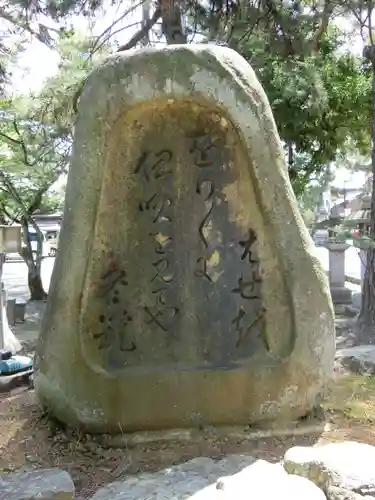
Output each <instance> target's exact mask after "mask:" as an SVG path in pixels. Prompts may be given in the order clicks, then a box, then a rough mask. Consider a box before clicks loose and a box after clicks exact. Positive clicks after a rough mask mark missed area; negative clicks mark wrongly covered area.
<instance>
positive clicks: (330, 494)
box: [326, 486, 374, 500]
mask: <svg viewBox="0 0 375 500" xmlns="http://www.w3.org/2000/svg"><path fill="white" fill-rule="evenodd" d="M326 494H327V499H328V500H373V498H374V497H370V496H369V495H366V496H363V495H360V494H359V493H354V491H350V490H346V489H344V488H339V487H338V486H328V488H327V491H326Z"/></svg>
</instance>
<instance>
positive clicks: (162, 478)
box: [92, 455, 325, 500]
mask: <svg viewBox="0 0 375 500" xmlns="http://www.w3.org/2000/svg"><path fill="white" fill-rule="evenodd" d="M223 474H225V476H224V477H223ZM229 474H230V475H229ZM135 498H139V499H146V498H147V499H158V500H175V499H177V498H178V499H179V500H184V499H185V500H188V499H189V500H229V499H231V500H234V499H235V500H248V499H249V498H254V499H255V498H256V500H274V499H275V498H287V499H288V500H300V499H301V498H303V499H304V500H325V495H324V493H323V492H322V491H321V490H320V489H319V488H318V487H317V486H315V484H313V483H312V482H311V481H308V480H307V479H305V478H302V477H299V476H293V475H289V474H287V473H286V472H285V471H284V469H283V467H282V466H281V465H279V464H277V465H276V464H271V463H269V462H266V461H264V460H255V459H254V458H252V457H250V456H244V455H231V456H228V457H226V458H224V459H223V460H220V461H218V460H212V459H211V458H196V459H194V460H190V461H189V462H186V463H185V464H182V465H177V466H174V467H171V468H170V469H165V470H162V471H159V472H156V473H152V474H139V475H138V476H135V477H131V478H128V479H126V480H125V481H121V482H120V481H118V482H116V483H113V484H111V485H108V486H106V487H104V488H102V489H100V490H99V491H97V492H96V494H95V495H94V496H93V498H92V500H133V499H135Z"/></svg>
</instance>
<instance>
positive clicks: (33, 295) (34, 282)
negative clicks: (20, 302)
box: [27, 269, 47, 300]
mask: <svg viewBox="0 0 375 500" xmlns="http://www.w3.org/2000/svg"><path fill="white" fill-rule="evenodd" d="M27 281H28V285H29V290H30V300H46V298H47V294H46V292H45V291H44V288H43V283H42V277H41V275H40V273H34V272H33V271H31V270H30V269H29V272H28V275H27Z"/></svg>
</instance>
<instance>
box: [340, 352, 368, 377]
mask: <svg viewBox="0 0 375 500" xmlns="http://www.w3.org/2000/svg"><path fill="white" fill-rule="evenodd" d="M336 360H338V361H339V362H340V363H341V365H342V366H343V367H345V368H347V369H348V370H350V371H351V372H353V373H358V374H366V375H374V374H375V345H358V346H355V347H348V348H346V349H340V350H338V351H337V352H336Z"/></svg>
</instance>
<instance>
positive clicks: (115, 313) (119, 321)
mask: <svg viewBox="0 0 375 500" xmlns="http://www.w3.org/2000/svg"><path fill="white" fill-rule="evenodd" d="M128 284H129V283H128V281H127V275H126V271H125V270H124V269H121V268H119V266H118V265H117V263H116V260H115V259H113V258H111V260H110V263H109V265H108V269H107V271H105V272H104V273H103V274H102V276H101V279H100V284H99V287H98V292H97V294H98V296H99V297H102V298H103V299H104V302H103V310H102V312H101V313H100V314H99V318H98V319H99V324H98V326H99V328H98V329H97V330H96V331H94V332H93V338H94V339H95V340H97V341H98V349H99V350H112V351H116V350H118V351H120V352H132V351H134V350H135V349H136V348H137V346H136V344H135V342H134V340H133V338H132V337H131V332H130V331H129V330H130V328H129V327H131V324H132V321H133V317H132V314H131V313H130V312H129V311H128V309H127V308H125V307H124V302H126V301H124V288H126V287H127V286H128Z"/></svg>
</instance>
